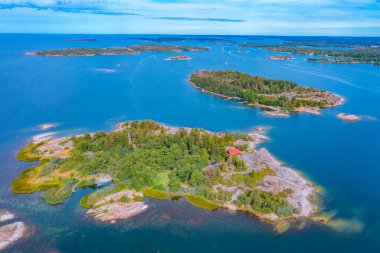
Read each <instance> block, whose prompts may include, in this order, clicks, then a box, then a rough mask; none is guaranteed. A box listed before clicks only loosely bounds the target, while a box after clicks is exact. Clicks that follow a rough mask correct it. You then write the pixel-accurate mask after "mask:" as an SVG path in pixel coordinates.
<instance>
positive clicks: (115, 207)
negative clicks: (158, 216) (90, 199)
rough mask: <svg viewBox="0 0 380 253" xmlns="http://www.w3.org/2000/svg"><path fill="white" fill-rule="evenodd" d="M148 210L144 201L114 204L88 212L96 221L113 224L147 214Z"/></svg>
mask: <svg viewBox="0 0 380 253" xmlns="http://www.w3.org/2000/svg"><path fill="white" fill-rule="evenodd" d="M146 209H148V205H146V204H145V203H144V202H142V201H136V202H129V203H112V204H108V205H103V206H100V207H95V208H91V209H90V210H88V211H87V214H89V215H91V216H92V217H93V218H94V219H96V220H100V221H108V222H112V221H114V220H120V219H124V220H126V219H129V218H131V217H133V216H136V215H138V214H140V213H142V212H145V210H146Z"/></svg>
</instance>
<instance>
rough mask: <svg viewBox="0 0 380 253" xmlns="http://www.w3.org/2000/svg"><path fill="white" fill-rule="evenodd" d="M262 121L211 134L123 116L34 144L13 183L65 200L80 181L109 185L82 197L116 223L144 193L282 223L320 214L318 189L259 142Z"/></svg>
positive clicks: (139, 206)
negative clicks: (103, 126)
mask: <svg viewBox="0 0 380 253" xmlns="http://www.w3.org/2000/svg"><path fill="white" fill-rule="evenodd" d="M266 140H267V137H266V136H265V135H264V129H263V128H257V129H256V130H254V131H252V132H250V133H235V134H232V133H218V134H216V133H212V132H209V131H206V130H202V129H195V128H194V129H193V128H178V127H169V126H165V125H160V124H158V123H156V122H154V121H150V120H146V121H132V122H124V123H120V124H118V126H117V129H116V130H114V131H111V132H109V133H105V132H102V131H100V132H96V133H94V134H89V133H85V134H84V135H80V136H72V137H61V138H51V139H48V140H43V141H36V142H32V143H30V144H29V145H28V146H27V147H25V148H22V149H21V150H20V152H19V154H18V156H17V157H18V158H19V159H20V160H24V161H39V164H38V165H36V166H34V167H31V168H29V169H27V170H25V171H24V172H22V173H21V175H20V176H19V177H18V178H17V179H16V180H14V181H13V182H12V188H13V192H14V193H18V194H23V193H24V194H25V193H32V192H35V191H43V193H42V197H43V198H44V199H45V200H46V201H47V202H48V203H50V204H58V203H63V202H64V201H65V200H66V199H68V198H70V196H71V195H72V193H73V191H75V189H77V188H81V187H88V186H93V185H102V184H103V183H104V182H109V184H110V185H108V186H105V187H102V188H101V189H98V190H96V191H94V192H92V193H91V194H90V195H88V196H86V197H84V198H83V199H82V200H81V201H80V204H81V205H82V206H83V207H86V208H89V211H88V215H90V216H92V217H94V218H95V219H98V220H101V221H111V222H114V221H115V220H117V219H126V218H130V217H132V216H134V215H137V214H139V213H141V212H144V211H145V210H146V209H147V208H148V206H147V205H146V204H144V202H143V197H153V198H158V199H166V198H169V197H171V198H186V199H187V200H188V201H189V202H190V203H192V204H193V205H195V206H198V207H202V208H206V209H209V210H213V209H216V208H218V207H221V208H227V209H230V210H234V211H238V210H241V211H246V212H249V213H252V214H254V215H255V216H257V217H259V218H260V219H263V220H267V221H272V222H277V221H279V220H283V219H287V218H300V217H303V218H307V217H311V216H313V215H314V214H315V212H316V210H317V207H316V205H315V204H314V202H313V199H314V197H315V195H316V192H317V190H316V188H315V187H314V186H313V185H312V184H311V183H310V182H309V181H307V180H305V179H304V178H303V177H302V176H300V175H299V174H298V173H297V172H296V171H295V170H293V169H290V168H288V167H286V166H284V165H283V164H282V163H280V162H279V161H277V160H276V159H275V158H274V157H273V156H272V155H271V154H270V153H269V152H268V151H267V150H266V149H265V148H258V144H260V143H261V142H263V141H266Z"/></svg>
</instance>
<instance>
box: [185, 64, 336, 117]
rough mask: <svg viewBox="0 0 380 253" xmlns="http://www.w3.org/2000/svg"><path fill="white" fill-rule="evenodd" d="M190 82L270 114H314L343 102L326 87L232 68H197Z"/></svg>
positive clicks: (202, 89)
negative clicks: (306, 85)
mask: <svg viewBox="0 0 380 253" xmlns="http://www.w3.org/2000/svg"><path fill="white" fill-rule="evenodd" d="M190 83H191V84H192V85H193V86H194V87H196V88H197V89H199V90H201V91H203V92H207V93H210V94H213V95H216V96H220V97H222V98H225V99H236V100H238V101H240V102H242V103H246V104H248V105H249V106H258V107H261V108H264V109H266V110H270V111H271V112H270V113H271V114H272V116H274V115H275V114H278V115H279V116H284V113H285V114H286V113H289V112H306V113H314V114H318V113H319V111H320V110H321V109H323V108H327V107H334V106H338V105H341V104H342V103H343V98H342V97H341V96H338V95H336V94H333V93H331V92H328V91H324V90H318V89H315V88H313V87H307V88H305V87H301V86H299V85H298V84H296V83H293V82H290V81H285V80H279V79H269V78H265V77H259V76H252V75H249V74H246V73H242V72H238V71H233V70H221V71H208V70H201V71H197V72H195V73H193V74H192V75H191V77H190Z"/></svg>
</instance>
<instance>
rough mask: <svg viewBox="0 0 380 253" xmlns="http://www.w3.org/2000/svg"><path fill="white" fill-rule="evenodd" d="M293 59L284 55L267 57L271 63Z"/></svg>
mask: <svg viewBox="0 0 380 253" xmlns="http://www.w3.org/2000/svg"><path fill="white" fill-rule="evenodd" d="M292 59H293V57H291V56H284V55H274V56H269V57H268V60H271V61H286V60H292Z"/></svg>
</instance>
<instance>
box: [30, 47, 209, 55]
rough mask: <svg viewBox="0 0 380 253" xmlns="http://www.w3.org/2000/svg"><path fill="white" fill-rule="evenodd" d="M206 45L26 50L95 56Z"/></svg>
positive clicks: (174, 50)
mask: <svg viewBox="0 0 380 253" xmlns="http://www.w3.org/2000/svg"><path fill="white" fill-rule="evenodd" d="M208 50H209V48H208V47H195V46H163V45H155V44H141V45H134V46H123V47H110V48H66V49H58V50H45V51H36V52H28V53H26V54H27V55H32V56H96V55H131V54H139V53H140V52H176V53H178V52H183V51H189V52H193V51H208Z"/></svg>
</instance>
